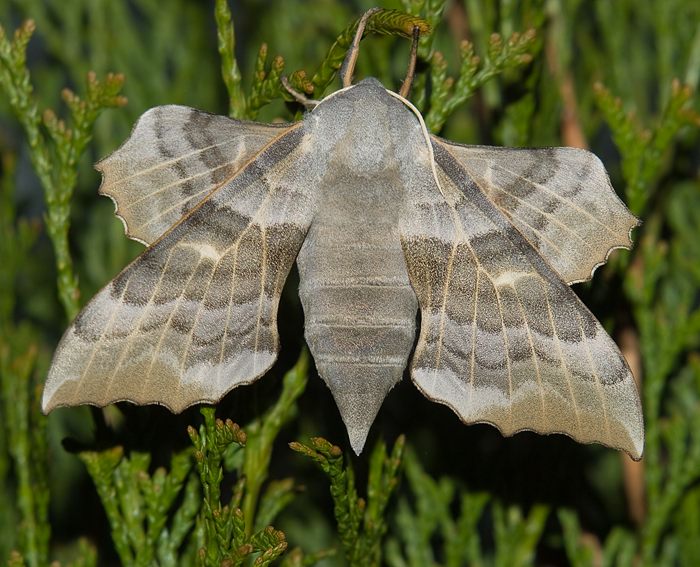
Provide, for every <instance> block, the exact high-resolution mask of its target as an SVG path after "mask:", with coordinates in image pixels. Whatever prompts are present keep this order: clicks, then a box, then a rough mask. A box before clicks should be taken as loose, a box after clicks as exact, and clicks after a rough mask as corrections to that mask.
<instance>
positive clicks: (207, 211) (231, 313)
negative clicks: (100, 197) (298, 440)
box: [43, 126, 314, 411]
mask: <svg viewBox="0 0 700 567" xmlns="http://www.w3.org/2000/svg"><path fill="white" fill-rule="evenodd" d="M303 137H304V136H303V129H302V128H300V127H298V126H293V127H291V128H288V129H287V130H285V131H284V132H282V133H281V135H280V136H279V137H278V138H277V139H276V140H275V141H273V142H272V143H270V144H269V145H267V146H266V147H265V148H264V149H263V150H262V151H261V152H260V153H258V154H257V155H256V156H255V157H254V158H253V159H251V160H250V161H248V162H247V164H246V165H245V166H244V167H243V168H242V169H240V170H239V171H238V172H237V173H236V174H235V175H234V177H233V178H231V179H230V180H228V181H225V182H224V183H223V184H222V185H221V186H220V187H218V188H216V189H215V190H214V192H213V193H212V194H211V195H210V196H209V197H208V198H206V199H205V200H203V201H202V202H201V203H200V204H199V205H198V206H197V207H196V208H194V209H193V210H191V211H190V212H189V214H188V215H187V216H185V217H184V218H183V219H182V220H181V221H180V222H179V223H178V224H176V225H175V226H174V227H173V228H171V229H170V230H168V231H167V232H166V233H165V234H164V235H163V236H162V237H161V239H160V240H158V241H157V242H156V243H155V244H154V245H153V246H151V247H150V248H148V249H147V250H146V251H145V252H144V253H143V254H142V255H141V256H139V257H138V258H137V259H136V260H135V261H134V262H133V263H132V264H131V265H129V266H127V267H126V268H125V269H124V270H123V271H122V272H121V273H120V274H119V275H118V276H117V277H116V278H115V279H114V280H113V281H112V282H110V283H109V284H108V285H107V286H106V287H105V288H104V289H102V290H101V291H100V292H99V293H98V294H97V295H96V296H95V297H94V298H93V299H92V300H91V301H90V303H89V304H88V305H87V306H86V307H85V309H84V310H83V311H82V312H81V313H80V314H79V315H78V317H77V318H76V320H75V321H74V322H73V324H72V325H71V327H70V328H69V329H68V331H66V333H65V335H64V337H63V339H62V340H61V343H60V345H59V347H58V349H57V351H56V354H55V355H54V360H53V364H52V366H51V369H50V372H49V375H48V378H47V382H46V386H45V390H44V398H43V408H44V410H45V411H48V410H51V409H52V408H54V407H56V406H64V405H76V404H81V403H89V404H94V405H100V406H102V405H106V404H108V403H111V402H114V401H118V400H129V401H132V402H135V403H139V404H146V403H158V404H162V405H165V406H167V407H168V408H169V409H171V410H173V411H181V410H182V409H184V408H185V407H187V406H189V405H192V404H195V403H197V402H216V401H218V400H219V399H220V398H221V397H222V396H223V395H224V394H225V393H226V392H227V391H229V390H230V389H231V388H233V387H235V386H237V385H239V384H246V383H249V382H252V381H253V380H254V379H255V378H257V377H258V376H260V375H262V374H263V373H264V372H265V371H266V370H267V369H268V368H269V367H270V366H271V365H272V363H273V362H274V360H275V358H276V356H277V351H278V342H279V341H278V334H277V323H276V315H277V306H278V302H279V297H280V292H281V290H282V287H283V285H284V281H285V279H286V277H287V275H288V272H289V270H290V268H291V266H292V264H293V263H294V260H295V258H296V256H297V252H298V250H299V247H300V246H301V244H302V242H303V240H304V236H305V234H306V230H307V229H308V226H309V224H310V222H311V218H312V215H313V211H314V206H313V202H312V200H313V199H312V195H313V193H312V191H313V189H312V188H311V189H309V184H308V183H307V179H308V175H309V171H310V169H309V167H310V164H309V157H310V156H308V154H307V152H305V150H304V149H303V148H302V147H301V141H302V140H303ZM118 159H119V156H117V157H115V158H113V160H112V161H113V162H116V161H117V160H118ZM191 175H193V176H195V175H197V174H196V173H195V170H194V169H192V170H191ZM173 201H177V198H173Z"/></svg>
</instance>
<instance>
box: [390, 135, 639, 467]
mask: <svg viewBox="0 0 700 567" xmlns="http://www.w3.org/2000/svg"><path fill="white" fill-rule="evenodd" d="M433 146H434V152H435V161H436V166H437V167H436V174H437V177H438V180H439V182H440V190H441V191H442V195H441V194H440V190H438V189H432V191H428V190H427V189H426V190H425V191H424V194H423V195H422V196H418V197H414V199H413V200H412V202H413V209H412V211H411V216H410V217H409V218H410V219H411V220H410V221H409V222H408V223H407V226H406V227H405V229H404V234H403V236H402V240H403V247H404V252H405V256H406V261H407V267H408V273H409V278H410V281H411V284H412V286H413V288H414V290H415V292H416V295H417V297H418V302H419V305H420V308H421V331H420V337H419V340H418V344H417V347H416V352H415V355H414V358H413V361H412V365H411V375H412V378H413V381H414V382H415V383H416V385H417V386H418V388H419V389H420V390H421V391H422V392H423V393H424V394H425V395H426V396H428V397H429V398H431V399H433V400H435V401H439V402H442V403H444V404H446V405H448V406H449V407H451V408H452V409H453V410H454V411H455V412H456V413H457V414H458V415H459V416H460V417H461V418H462V420H464V421H465V422H468V423H471V422H487V423H491V424H493V425H495V426H496V427H498V428H499V429H500V430H501V431H502V432H503V433H504V434H506V435H511V434H513V433H515V432H518V431H521V430H533V431H537V432H540V433H565V434H567V435H569V436H571V437H573V438H574V439H576V440H578V441H582V442H599V443H603V444H605V445H608V446H611V447H615V448H619V449H623V450H625V451H627V452H628V453H629V454H630V455H631V456H633V457H634V458H637V459H638V458H639V457H640V456H641V453H642V447H643V442H644V432H643V424H642V414H641V407H640V402H639V395H638V393H637V390H636V386H635V384H634V381H633V378H632V376H631V373H630V371H629V368H628V366H627V364H626V362H625V360H624V359H623V357H622V355H621V354H620V352H619V350H618V348H617V346H616V345H615V343H614V342H613V341H612V339H611V338H610V337H609V336H608V335H607V334H606V333H605V331H604V330H603V328H602V327H601V325H600V323H598V321H596V319H595V318H594V317H593V315H592V314H591V313H590V312H589V311H588V309H586V307H585V306H584V305H583V304H582V303H581V301H580V300H579V299H578V297H577V296H576V295H575V294H574V293H573V292H572V291H571V290H570V289H569V287H568V286H567V285H566V284H565V283H564V282H563V281H562V280H561V279H560V278H559V276H558V275H557V274H556V273H555V272H554V271H553V270H552V268H551V267H550V266H549V265H548V263H547V262H545V261H544V260H543V259H542V258H541V257H540V256H539V254H538V253H537V252H536V250H535V249H534V248H533V247H532V246H531V245H530V244H529V243H528V242H527V241H526V240H525V239H524V238H523V237H522V235H521V234H520V232H519V231H518V230H516V229H515V228H514V227H513V226H512V225H511V224H510V222H509V220H508V219H507V218H506V217H505V216H504V215H503V213H501V212H500V211H499V210H498V209H497V208H496V207H494V206H493V205H492V204H491V203H490V202H489V200H488V199H487V198H486V197H485V195H484V194H483V193H482V192H481V191H480V190H479V188H478V187H477V185H476V184H475V183H474V181H473V180H472V179H471V177H470V176H469V174H468V173H467V172H466V171H465V170H464V169H463V168H462V167H461V165H460V164H459V163H458V162H457V161H456V160H455V159H454V158H453V157H452V156H451V155H450V153H448V152H447V151H446V150H445V149H444V146H443V145H442V144H440V143H434V144H433Z"/></svg>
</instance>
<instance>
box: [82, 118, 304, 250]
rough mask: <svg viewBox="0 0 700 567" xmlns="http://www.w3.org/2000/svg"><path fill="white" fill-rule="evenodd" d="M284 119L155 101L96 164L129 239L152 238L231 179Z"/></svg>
mask: <svg viewBox="0 0 700 567" xmlns="http://www.w3.org/2000/svg"><path fill="white" fill-rule="evenodd" d="M289 127H290V125H289V124H280V125H270V124H258V123H255V122H241V121H238V120H231V119H230V118H226V117H225V116H216V115H214V114H208V113H206V112H201V111H199V110H195V109H193V108H188V107H186V106H175V105H168V106H158V107H156V108H152V109H150V110H149V111H147V112H146V113H144V114H143V116H141V118H139V121H138V122H137V123H136V126H134V129H133V131H132V133H131V136H130V137H129V139H128V140H127V141H126V142H125V143H124V144H123V145H122V146H121V147H120V148H119V149H118V150H116V151H115V152H114V153H112V154H111V155H109V156H108V157H106V158H105V159H103V160H102V161H100V162H99V163H98V164H97V165H96V166H95V167H96V168H97V170H98V171H100V172H102V175H103V180H102V185H101V186H100V194H102V195H107V196H109V197H110V198H111V199H112V200H113V201H114V203H115V207H116V214H117V216H119V218H121V219H122V221H123V222H124V225H125V229H126V234H127V236H129V238H133V239H134V240H138V241H140V242H143V243H144V244H152V243H153V242H155V241H156V240H158V238H160V236H161V235H162V234H164V233H165V232H166V231H167V230H168V229H169V228H170V227H171V226H173V225H174V224H175V223H176V222H177V221H179V220H180V219H181V218H182V217H183V216H184V215H186V214H187V213H188V212H189V211H191V210H192V209H194V208H195V207H196V206H197V205H198V204H199V203H200V202H201V201H202V200H203V199H204V198H205V197H206V196H207V195H208V194H209V193H210V192H211V191H212V190H214V189H216V188H217V187H219V186H220V185H221V184H222V183H224V182H226V181H227V180H229V179H231V177H233V175H234V174H235V173H236V171H238V170H239V169H240V168H241V167H243V166H244V165H245V164H246V163H247V162H248V161H249V160H250V159H251V158H252V157H253V156H255V154H257V153H258V152H259V151H260V150H261V149H262V148H263V147H264V146H266V145H267V144H269V143H270V142H271V141H272V140H274V139H275V138H277V137H279V136H281V135H282V134H284V132H285V131H286V130H287V129H288V128H289Z"/></svg>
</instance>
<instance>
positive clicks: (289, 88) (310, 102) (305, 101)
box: [280, 75, 320, 110]
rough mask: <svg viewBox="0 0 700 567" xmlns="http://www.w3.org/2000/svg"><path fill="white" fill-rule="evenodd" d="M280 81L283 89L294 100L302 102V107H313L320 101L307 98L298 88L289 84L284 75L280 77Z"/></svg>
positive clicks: (309, 108)
mask: <svg viewBox="0 0 700 567" xmlns="http://www.w3.org/2000/svg"><path fill="white" fill-rule="evenodd" d="M280 83H282V86H283V87H284V88H285V90H286V91H287V92H288V93H289V94H290V95H292V96H293V97H294V100H296V101H297V102H298V103H300V104H303V105H304V108H307V109H308V110H311V109H312V108H315V107H316V106H317V105H318V103H319V102H320V101H318V100H314V99H311V98H308V97H307V96H306V95H305V94H303V93H300V92H299V91H298V90H296V89H295V88H294V87H293V86H292V85H291V84H290V82H289V79H287V77H286V76H285V75H282V76H281V77H280Z"/></svg>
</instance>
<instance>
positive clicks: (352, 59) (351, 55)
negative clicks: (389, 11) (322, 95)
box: [339, 8, 381, 87]
mask: <svg viewBox="0 0 700 567" xmlns="http://www.w3.org/2000/svg"><path fill="white" fill-rule="evenodd" d="M380 11H381V8H371V9H369V10H367V11H366V12H365V13H364V14H363V15H362V17H361V18H360V21H359V22H358V23H357V31H355V38H354V39H353V40H352V45H351V46H350V50H349V51H348V52H347V54H346V55H345V60H344V61H343V64H342V65H341V66H340V72H339V75H340V79H341V80H342V81H343V87H349V86H351V85H352V74H353V72H354V71H355V63H357V56H358V55H359V53H360V41H362V36H363V34H364V33H365V26H366V25H367V20H369V18H370V17H371V16H373V15H374V14H376V13H377V12H380Z"/></svg>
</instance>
